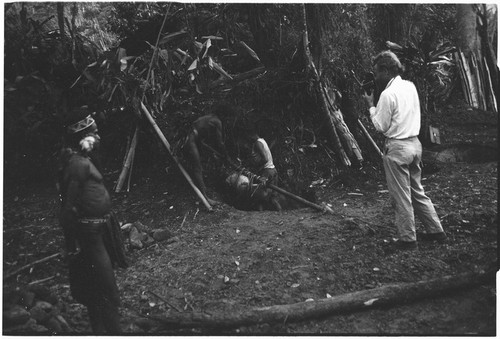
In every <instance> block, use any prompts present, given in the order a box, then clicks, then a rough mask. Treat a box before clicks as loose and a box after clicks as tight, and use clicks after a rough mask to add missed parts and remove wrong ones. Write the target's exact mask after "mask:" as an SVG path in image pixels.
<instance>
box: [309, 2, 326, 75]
mask: <svg viewBox="0 0 500 339" xmlns="http://www.w3.org/2000/svg"><path fill="white" fill-rule="evenodd" d="M320 6H322V5H319V4H307V5H305V7H306V16H307V26H308V28H307V30H308V32H309V42H310V43H311V46H310V49H311V54H312V58H313V61H314V64H315V65H316V67H317V70H318V73H319V74H321V70H322V62H321V60H322V55H323V45H322V43H321V38H322V32H323V30H322V29H321V15H320V13H319V11H320V8H319V7H320Z"/></svg>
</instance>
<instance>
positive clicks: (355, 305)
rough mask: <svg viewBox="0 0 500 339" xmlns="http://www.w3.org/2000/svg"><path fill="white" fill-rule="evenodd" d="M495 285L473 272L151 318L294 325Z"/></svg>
mask: <svg viewBox="0 0 500 339" xmlns="http://www.w3.org/2000/svg"><path fill="white" fill-rule="evenodd" d="M483 283H488V284H494V283H495V271H494V270H492V271H489V272H484V271H483V272H473V273H468V274H462V275H457V276H445V277H442V278H436V279H432V280H427V281H419V282H414V283H401V284H390V285H385V286H382V287H378V288H374V289H370V290H364V291H358V292H352V293H347V294H342V295H339V296H335V297H333V298H328V299H319V300H314V301H309V302H307V301H305V302H299V303H296V304H290V305H275V306H268V307H259V308H250V309H249V308H248V307H246V308H245V309H242V310H241V311H240V312H238V311H236V310H231V311H230V312H227V313H217V314H213V313H212V314H206V313H174V314H169V315H168V316H165V317H150V318H149V319H151V321H152V322H157V323H158V324H159V325H160V326H161V327H165V328H168V329H172V328H230V327H233V328H234V327H239V326H248V325H254V324H262V323H285V322H297V321H303V320H306V319H317V318H319V317H324V316H332V315H335V314H340V313H346V312H355V311H360V310H365V309H368V308H371V307H380V306H389V305H398V304H408V303H410V302H412V301H415V300H419V299H425V298H437V297H442V296H443V295H446V294H450V293H452V292H455V291H462V290H463V289H465V288H470V287H472V286H475V285H479V284H483Z"/></svg>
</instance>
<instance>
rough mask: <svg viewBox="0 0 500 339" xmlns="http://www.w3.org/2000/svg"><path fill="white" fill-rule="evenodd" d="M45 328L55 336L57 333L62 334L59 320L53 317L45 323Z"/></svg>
mask: <svg viewBox="0 0 500 339" xmlns="http://www.w3.org/2000/svg"><path fill="white" fill-rule="evenodd" d="M45 326H46V327H47V328H48V329H49V330H50V331H51V332H52V333H53V334H57V333H60V332H62V325H61V323H60V322H59V320H57V319H56V318H55V317H51V318H50V319H49V320H48V321H47V323H45Z"/></svg>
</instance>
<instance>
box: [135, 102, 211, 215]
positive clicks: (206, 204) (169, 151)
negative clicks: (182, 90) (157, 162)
mask: <svg viewBox="0 0 500 339" xmlns="http://www.w3.org/2000/svg"><path fill="white" fill-rule="evenodd" d="M141 108H142V112H143V113H144V115H145V116H146V118H147V119H148V121H149V122H150V123H151V126H153V129H154V130H155V131H156V133H157V134H158V137H159V138H160V140H161V141H162V143H163V145H164V146H165V148H166V149H167V153H168V154H169V155H170V157H171V158H172V160H173V161H174V162H175V164H176V165H177V167H178V168H179V170H180V171H181V173H182V175H183V176H184V178H185V179H186V181H187V182H188V184H189V185H190V186H191V188H192V189H193V191H194V192H195V193H196V195H197V196H198V198H199V199H200V200H201V202H202V203H203V205H205V207H206V208H207V210H209V211H212V206H210V204H209V203H208V201H207V199H206V198H205V197H204V196H203V194H202V193H201V191H200V190H199V189H198V187H196V185H195V184H194V182H193V180H192V179H191V177H190V176H189V174H188V173H187V172H186V170H185V169H184V167H182V165H181V163H180V162H179V160H178V159H177V158H176V157H175V156H174V155H173V154H172V149H171V147H170V143H169V142H168V140H167V139H166V138H165V135H164V134H163V132H162V131H161V129H160V127H158V125H157V124H156V122H155V120H154V119H153V117H152V116H151V113H149V111H148V109H147V108H146V106H144V103H143V102H141Z"/></svg>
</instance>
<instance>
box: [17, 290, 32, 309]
mask: <svg viewBox="0 0 500 339" xmlns="http://www.w3.org/2000/svg"><path fill="white" fill-rule="evenodd" d="M34 301H35V293H33V292H30V291H23V292H21V300H20V301H19V303H20V304H21V305H22V306H24V307H26V308H27V309H30V308H31V307H32V306H33V302H34Z"/></svg>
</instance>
